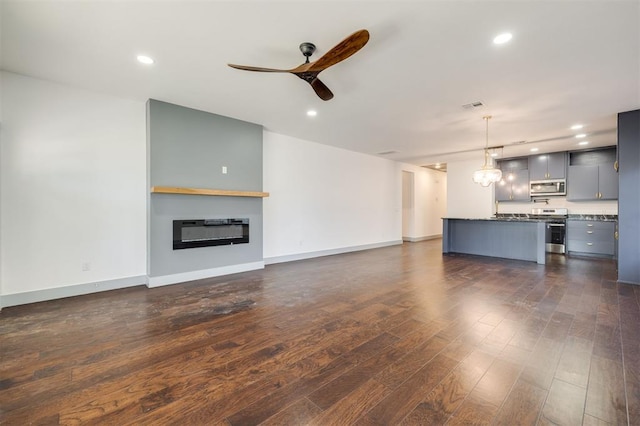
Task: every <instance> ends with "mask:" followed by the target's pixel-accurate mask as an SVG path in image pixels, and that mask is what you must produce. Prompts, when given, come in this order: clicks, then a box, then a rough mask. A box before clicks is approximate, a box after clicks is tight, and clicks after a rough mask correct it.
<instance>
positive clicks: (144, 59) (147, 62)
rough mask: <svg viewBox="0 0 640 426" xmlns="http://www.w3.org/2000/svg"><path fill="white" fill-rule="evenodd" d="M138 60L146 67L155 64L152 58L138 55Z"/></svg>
mask: <svg viewBox="0 0 640 426" xmlns="http://www.w3.org/2000/svg"><path fill="white" fill-rule="evenodd" d="M136 59H137V60H138V62H140V63H141V64H145V65H151V64H153V63H154V62H155V61H154V60H153V58H150V57H149V56H145V55H138V56H137V57H136Z"/></svg>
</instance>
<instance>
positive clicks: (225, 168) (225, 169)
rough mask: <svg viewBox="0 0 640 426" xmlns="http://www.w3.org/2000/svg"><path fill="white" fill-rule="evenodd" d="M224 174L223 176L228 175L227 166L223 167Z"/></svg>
mask: <svg viewBox="0 0 640 426" xmlns="http://www.w3.org/2000/svg"><path fill="white" fill-rule="evenodd" d="M222 174H223V175H226V174H227V166H222Z"/></svg>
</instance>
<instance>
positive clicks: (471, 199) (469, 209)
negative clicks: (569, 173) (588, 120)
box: [447, 160, 618, 218]
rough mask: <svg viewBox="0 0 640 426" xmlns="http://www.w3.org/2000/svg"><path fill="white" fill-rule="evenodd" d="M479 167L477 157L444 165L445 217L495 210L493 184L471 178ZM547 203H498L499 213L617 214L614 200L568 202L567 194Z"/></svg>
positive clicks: (477, 215) (487, 213)
mask: <svg viewBox="0 0 640 426" xmlns="http://www.w3.org/2000/svg"><path fill="white" fill-rule="evenodd" d="M478 168H479V162H478V161H476V160H469V161H459V162H452V163H448V164H447V185H448V189H447V202H448V206H447V217H460V218H486V217H490V216H491V215H493V214H494V213H495V211H496V206H495V204H494V189H493V185H491V186H490V187H488V188H483V187H481V186H480V185H478V184H477V183H474V182H473V180H472V178H471V177H472V175H473V172H474V171H475V170H477V169H478ZM548 198H549V204H539V203H533V202H524V203H521V202H511V201H509V202H501V203H499V205H498V212H499V213H531V209H532V208H535V207H548V208H559V207H563V208H567V209H568V210H569V214H618V202H617V201H615V200H614V201H580V202H576V201H574V202H571V201H567V198H566V197H548Z"/></svg>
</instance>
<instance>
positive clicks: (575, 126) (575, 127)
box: [571, 124, 583, 130]
mask: <svg viewBox="0 0 640 426" xmlns="http://www.w3.org/2000/svg"><path fill="white" fill-rule="evenodd" d="M582 127H583V126H582V124H574V125H573V126H571V130H580V129H582Z"/></svg>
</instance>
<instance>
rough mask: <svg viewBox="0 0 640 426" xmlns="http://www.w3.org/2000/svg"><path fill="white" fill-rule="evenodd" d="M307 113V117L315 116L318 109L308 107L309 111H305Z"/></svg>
mask: <svg viewBox="0 0 640 426" xmlns="http://www.w3.org/2000/svg"><path fill="white" fill-rule="evenodd" d="M307 115H308V116H309V117H315V116H316V115H318V111H316V110H313V109H310V110H309V111H307Z"/></svg>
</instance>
